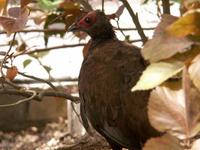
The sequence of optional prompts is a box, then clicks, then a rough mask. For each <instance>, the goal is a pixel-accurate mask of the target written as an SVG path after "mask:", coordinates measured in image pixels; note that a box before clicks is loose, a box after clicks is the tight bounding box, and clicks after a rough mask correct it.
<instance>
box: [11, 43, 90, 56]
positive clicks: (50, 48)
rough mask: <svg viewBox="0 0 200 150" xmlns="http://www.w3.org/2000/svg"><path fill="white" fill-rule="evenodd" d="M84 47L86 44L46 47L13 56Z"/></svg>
mask: <svg viewBox="0 0 200 150" xmlns="http://www.w3.org/2000/svg"><path fill="white" fill-rule="evenodd" d="M85 45H86V43H79V44H69V45H61V46H52V47H48V48H41V49H35V50H31V51H26V52H22V53H18V54H16V55H14V57H17V56H20V55H24V54H33V53H35V52H45V51H49V50H57V49H61V48H72V47H78V46H85Z"/></svg>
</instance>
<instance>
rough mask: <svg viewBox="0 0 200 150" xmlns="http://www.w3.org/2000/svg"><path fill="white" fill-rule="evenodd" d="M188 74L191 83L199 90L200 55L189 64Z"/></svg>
mask: <svg viewBox="0 0 200 150" xmlns="http://www.w3.org/2000/svg"><path fill="white" fill-rule="evenodd" d="M189 74H190V78H191V80H192V81H193V84H194V85H195V86H196V87H197V88H198V89H199V90H200V55H198V56H197V57H196V58H195V59H194V60H193V62H192V64H191V65H190V66H189Z"/></svg>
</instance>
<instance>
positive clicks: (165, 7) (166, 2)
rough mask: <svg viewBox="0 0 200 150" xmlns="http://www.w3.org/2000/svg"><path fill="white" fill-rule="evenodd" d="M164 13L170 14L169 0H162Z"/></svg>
mask: <svg viewBox="0 0 200 150" xmlns="http://www.w3.org/2000/svg"><path fill="white" fill-rule="evenodd" d="M162 7H163V14H170V2H169V0H162Z"/></svg>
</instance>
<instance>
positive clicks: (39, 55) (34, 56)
mask: <svg viewBox="0 0 200 150" xmlns="http://www.w3.org/2000/svg"><path fill="white" fill-rule="evenodd" d="M48 54H49V51H44V52H35V53H33V54H29V56H31V57H33V58H36V59H38V58H43V57H44V56H46V55H48Z"/></svg>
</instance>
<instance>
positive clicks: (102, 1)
mask: <svg viewBox="0 0 200 150" xmlns="http://www.w3.org/2000/svg"><path fill="white" fill-rule="evenodd" d="M104 4H105V3H104V0H101V10H102V12H104Z"/></svg>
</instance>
